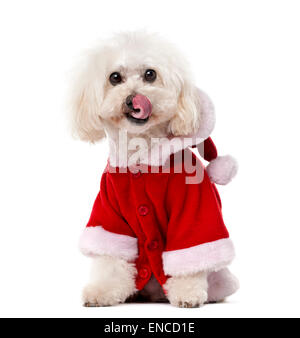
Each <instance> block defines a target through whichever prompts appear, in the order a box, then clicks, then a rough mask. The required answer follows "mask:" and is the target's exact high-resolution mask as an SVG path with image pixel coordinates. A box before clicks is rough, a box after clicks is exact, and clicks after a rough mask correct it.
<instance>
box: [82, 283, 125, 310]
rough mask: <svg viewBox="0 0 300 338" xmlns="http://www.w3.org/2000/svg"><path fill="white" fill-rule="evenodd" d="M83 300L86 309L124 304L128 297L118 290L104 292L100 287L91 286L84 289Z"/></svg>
mask: <svg viewBox="0 0 300 338" xmlns="http://www.w3.org/2000/svg"><path fill="white" fill-rule="evenodd" d="M82 300H83V306H85V307H98V306H111V305H117V304H119V303H124V302H125V300H126V296H123V295H122V294H120V292H118V290H112V289H111V290H104V289H103V288H101V287H100V286H99V285H96V284H89V285H87V286H86V287H85V288H84V289H83V293H82Z"/></svg>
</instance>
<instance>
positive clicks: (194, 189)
mask: <svg viewBox="0 0 300 338" xmlns="http://www.w3.org/2000/svg"><path fill="white" fill-rule="evenodd" d="M197 161H198V160H197ZM199 163H200V164H199ZM201 168H202V181H201V182H200V183H199V182H194V183H193V182H192V181H191V183H190V184H187V177H188V176H189V175H188V174H187V173H178V174H171V175H170V180H169V188H168V196H167V202H166V206H167V210H168V215H169V224H168V229H167V236H166V247H165V251H164V252H163V266H164V271H165V273H166V274H167V275H170V276H176V275H183V274H188V273H196V272H198V271H205V270H206V271H214V270H219V269H221V268H223V267H224V266H226V265H228V264H229V263H230V261H231V260H232V259H233V257H234V249H233V245H232V242H231V240H230V239H229V234H228V231H227V229H226V227H225V224H224V222H223V218H222V212H221V203H220V200H219V196H218V193H217V191H216V187H215V186H214V184H213V183H211V181H210V179H209V177H208V175H207V173H206V171H205V170H204V168H203V167H202V164H201V162H200V161H198V170H201Z"/></svg>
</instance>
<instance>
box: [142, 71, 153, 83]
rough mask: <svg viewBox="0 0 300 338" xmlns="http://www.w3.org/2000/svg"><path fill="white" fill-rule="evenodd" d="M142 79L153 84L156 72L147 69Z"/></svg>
mask: <svg viewBox="0 0 300 338" xmlns="http://www.w3.org/2000/svg"><path fill="white" fill-rule="evenodd" d="M144 79H145V81H147V82H154V81H155V79H156V71H155V70H153V69H147V70H146V71H145V74H144Z"/></svg>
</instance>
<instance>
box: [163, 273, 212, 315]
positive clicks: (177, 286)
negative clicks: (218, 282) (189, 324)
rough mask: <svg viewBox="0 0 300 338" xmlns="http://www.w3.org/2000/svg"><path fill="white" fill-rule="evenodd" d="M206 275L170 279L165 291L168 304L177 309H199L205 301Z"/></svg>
mask: <svg viewBox="0 0 300 338" xmlns="http://www.w3.org/2000/svg"><path fill="white" fill-rule="evenodd" d="M207 288H208V285H207V273H206V272H198V273H195V274H189V275H183V276H177V277H175V276H174V277H170V278H169V279H168V280H167V282H166V284H165V290H166V292H167V297H168V299H169V301H170V303H171V304H172V305H174V306H178V307H186V308H188V307H199V306H201V305H203V304H204V303H205V302H206V301H207Z"/></svg>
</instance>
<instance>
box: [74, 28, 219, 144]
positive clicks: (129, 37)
mask: <svg viewBox="0 0 300 338" xmlns="http://www.w3.org/2000/svg"><path fill="white" fill-rule="evenodd" d="M200 94H201V93H199V91H198V90H197V89H196V88H195V87H194V85H193V82H192V77H191V74H190V72H189V67H188V65H187V63H186V61H185V59H184V57H183V56H182V54H181V53H180V52H179V51H178V50H177V49H176V48H175V47H174V46H173V45H172V44H170V43H168V42H166V41H165V40H163V39H162V38H160V37H159V36H157V35H155V34H147V33H141V32H135V33H122V34H118V35H115V36H114V37H113V38H112V39H110V40H106V41H104V42H102V43H101V45H100V46H98V47H97V48H95V49H94V50H92V51H91V52H90V53H88V55H87V56H86V57H85V59H84V62H83V64H82V66H80V67H79V72H78V77H77V79H76V81H75V86H74V87H73V89H72V116H73V118H72V120H73V126H74V131H75V132H76V134H77V135H78V136H79V137H80V138H81V139H83V140H88V141H91V142H94V141H97V140H99V139H101V138H102V137H103V136H104V135H105V132H104V130H105V128H106V127H107V128H110V127H113V128H116V129H124V130H126V131H128V132H129V133H132V134H139V135H143V133H147V132H150V131H151V130H153V129H155V128H157V127H158V126H159V125H164V126H165V127H166V129H165V130H167V133H168V134H170V135H174V136H179V135H180V136H184V135H191V134H193V133H195V132H196V131H197V130H199V128H201V127H202V128H204V129H205V130H206V134H207V135H206V136H208V135H209V133H210V132H211V130H212V128H213V124H214V123H213V121H214V119H213V116H212V112H210V113H209V116H208V115H207V112H206V109H205V107H204V105H205V104H204V102H203V97H202V96H201V95H200Z"/></svg>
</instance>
